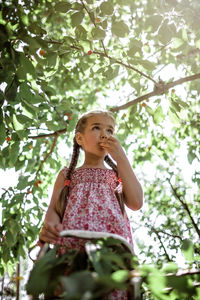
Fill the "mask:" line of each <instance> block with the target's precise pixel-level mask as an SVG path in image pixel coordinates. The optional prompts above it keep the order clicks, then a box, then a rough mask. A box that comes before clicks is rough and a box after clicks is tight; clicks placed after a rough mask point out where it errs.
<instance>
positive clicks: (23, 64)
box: [18, 52, 35, 77]
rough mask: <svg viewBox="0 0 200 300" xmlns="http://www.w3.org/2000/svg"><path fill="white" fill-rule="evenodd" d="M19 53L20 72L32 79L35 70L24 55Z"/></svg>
mask: <svg viewBox="0 0 200 300" xmlns="http://www.w3.org/2000/svg"><path fill="white" fill-rule="evenodd" d="M19 53H20V68H19V69H18V71H19V70H20V69H21V72H24V73H25V74H31V75H32V76H33V77H35V68H34V66H33V64H32V62H31V61H30V60H29V59H28V58H27V57H26V56H25V55H24V53H22V52H19Z"/></svg>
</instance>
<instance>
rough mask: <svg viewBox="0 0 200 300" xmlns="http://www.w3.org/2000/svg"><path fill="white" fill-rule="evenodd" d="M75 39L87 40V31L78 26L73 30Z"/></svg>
mask: <svg viewBox="0 0 200 300" xmlns="http://www.w3.org/2000/svg"><path fill="white" fill-rule="evenodd" d="M75 34H76V38H77V39H80V40H85V39H86V38H87V31H86V30H85V28H84V27H83V26H82V25H78V26H77V27H76V29H75Z"/></svg>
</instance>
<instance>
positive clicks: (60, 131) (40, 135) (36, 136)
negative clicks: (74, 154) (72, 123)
mask: <svg viewBox="0 0 200 300" xmlns="http://www.w3.org/2000/svg"><path fill="white" fill-rule="evenodd" d="M66 131H67V129H66V128H64V129H60V130H57V131H54V132H52V133H47V134H39V135H35V136H32V135H30V136H28V139H32V140H36V139H41V138H46V137H51V136H57V135H60V134H62V133H65V132H66Z"/></svg>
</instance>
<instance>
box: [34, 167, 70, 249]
mask: <svg viewBox="0 0 200 300" xmlns="http://www.w3.org/2000/svg"><path fill="white" fill-rule="evenodd" d="M64 180H65V179H64V175H63V172H62V171H61V172H60V173H59V174H58V177H57V179H56V182H55V184H54V188H53V194H52V197H51V201H50V204H49V207H48V209H47V212H46V215H45V219H44V225H43V227H42V229H41V232H40V236H39V239H40V240H41V241H44V242H47V243H56V242H57V240H58V238H59V232H60V231H61V230H62V224H61V219H60V217H59V215H58V214H57V212H56V211H55V202H56V201H57V200H58V198H59V195H60V193H61V191H62V189H63V187H64Z"/></svg>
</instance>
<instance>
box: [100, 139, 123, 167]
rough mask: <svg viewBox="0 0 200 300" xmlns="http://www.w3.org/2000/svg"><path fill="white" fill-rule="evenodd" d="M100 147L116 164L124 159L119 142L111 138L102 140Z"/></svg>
mask: <svg viewBox="0 0 200 300" xmlns="http://www.w3.org/2000/svg"><path fill="white" fill-rule="evenodd" d="M100 146H101V147H102V148H104V149H105V150H106V151H107V152H108V153H109V154H110V155H111V157H112V158H113V159H114V160H115V161H116V162H118V161H120V159H123V158H124V157H126V154H125V152H124V150H123V148H122V146H121V144H120V142H119V141H118V140H117V139H116V138H115V137H113V136H110V137H109V138H106V139H105V138H104V139H102V141H101V142H100Z"/></svg>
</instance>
